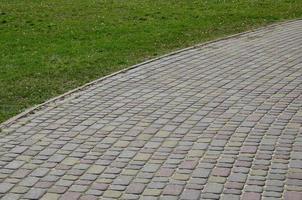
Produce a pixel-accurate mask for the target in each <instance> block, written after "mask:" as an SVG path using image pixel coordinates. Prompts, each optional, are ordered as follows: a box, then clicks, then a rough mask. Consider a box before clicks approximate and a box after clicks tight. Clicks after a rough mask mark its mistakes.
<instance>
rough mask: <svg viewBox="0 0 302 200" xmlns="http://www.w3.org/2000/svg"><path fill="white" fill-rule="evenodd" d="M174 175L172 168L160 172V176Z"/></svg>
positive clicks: (162, 169)
mask: <svg viewBox="0 0 302 200" xmlns="http://www.w3.org/2000/svg"><path fill="white" fill-rule="evenodd" d="M173 173H174V169H170V168H161V169H160V170H159V172H158V176H164V177H169V176H172V174H173Z"/></svg>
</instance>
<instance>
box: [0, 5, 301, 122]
mask: <svg viewBox="0 0 302 200" xmlns="http://www.w3.org/2000/svg"><path fill="white" fill-rule="evenodd" d="M301 16H302V1H301V0H232V1H231V0H224V1H223V0H220V1H218V0H211V1H205V0H203V1H202V0H198V1H196V0H127V1H124V0H51V1H50V0H24V1H20V0H1V3H0V122H3V121H5V120H6V119H8V118H9V117H12V116H13V115H16V114H18V113H20V112H21V111H23V110H24V109H25V108H28V107H30V106H33V105H35V104H38V103H41V102H43V101H45V100H47V99H49V98H51V97H54V96H56V95H59V94H62V93H64V92H66V91H68V90H70V89H73V88H75V87H77V86H80V85H82V84H84V83H86V82H89V81H91V80H94V79H97V78H99V77H102V76H105V75H108V74H110V73H113V72H115V71H117V70H120V69H122V68H125V67H127V66H130V65H132V64H135V63H139V62H141V61H143V60H146V59H149V58H152V57H156V56H158V55H161V54H164V53H167V52H170V51H172V50H176V49H179V48H183V47H187V46H190V45H193V44H196V43H200V42H204V41H207V40H211V39H214V38H218V37H222V36H226V35H229V34H233V33H237V32H241V31H245V30H249V29H252V28H255V27H259V26H262V25H265V24H269V23H272V22H276V21H282V20H285V19H292V18H299V17H301Z"/></svg>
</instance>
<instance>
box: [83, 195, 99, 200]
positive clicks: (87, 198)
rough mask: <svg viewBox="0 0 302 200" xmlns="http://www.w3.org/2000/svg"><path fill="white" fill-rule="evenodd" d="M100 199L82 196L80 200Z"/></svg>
mask: <svg viewBox="0 0 302 200" xmlns="http://www.w3.org/2000/svg"><path fill="white" fill-rule="evenodd" d="M96 199H98V198H97V197H96V196H94V195H84V196H81V198H80V200H96Z"/></svg>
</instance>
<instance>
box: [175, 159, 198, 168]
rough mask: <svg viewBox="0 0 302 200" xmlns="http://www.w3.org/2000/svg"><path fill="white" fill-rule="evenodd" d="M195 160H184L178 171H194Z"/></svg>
mask: <svg viewBox="0 0 302 200" xmlns="http://www.w3.org/2000/svg"><path fill="white" fill-rule="evenodd" d="M197 163H198V162H197V161H196V160H185V161H183V162H182V163H181V165H180V166H179V168H180V169H194V168H195V167H196V165H197Z"/></svg>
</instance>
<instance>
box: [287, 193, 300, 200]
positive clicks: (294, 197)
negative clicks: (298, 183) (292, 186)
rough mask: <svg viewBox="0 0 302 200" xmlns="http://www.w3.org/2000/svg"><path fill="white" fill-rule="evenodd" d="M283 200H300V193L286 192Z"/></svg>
mask: <svg viewBox="0 0 302 200" xmlns="http://www.w3.org/2000/svg"><path fill="white" fill-rule="evenodd" d="M284 200H302V192H296V191H286V192H285V194H284Z"/></svg>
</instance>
